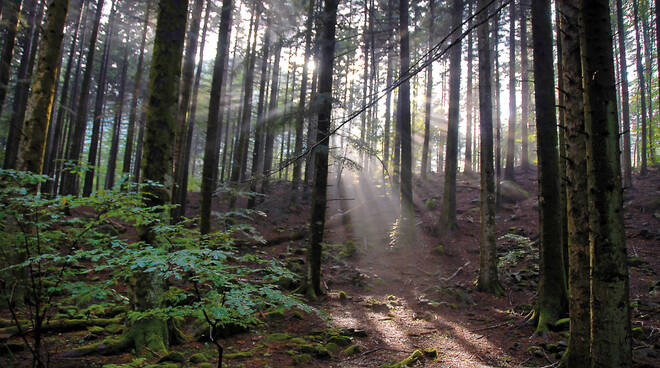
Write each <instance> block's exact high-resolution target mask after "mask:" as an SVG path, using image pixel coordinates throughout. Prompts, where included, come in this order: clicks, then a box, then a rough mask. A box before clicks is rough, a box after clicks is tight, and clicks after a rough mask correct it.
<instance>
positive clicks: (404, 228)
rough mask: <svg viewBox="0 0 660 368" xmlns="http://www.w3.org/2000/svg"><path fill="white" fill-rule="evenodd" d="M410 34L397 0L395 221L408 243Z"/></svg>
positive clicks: (411, 236)
mask: <svg viewBox="0 0 660 368" xmlns="http://www.w3.org/2000/svg"><path fill="white" fill-rule="evenodd" d="M409 40H410V34H409V32H408V0H399V49H400V50H401V54H400V55H399V60H400V65H399V76H400V78H401V79H403V80H404V81H403V82H402V83H401V85H400V86H399V101H400V104H399V109H398V110H399V121H400V127H401V137H400V139H401V174H400V177H401V218H400V221H399V231H400V238H399V241H400V242H401V243H402V244H401V245H412V244H414V240H415V211H414V208H413V191H412V137H411V129H410V80H409V79H408V78H409V76H408V74H409V69H410V43H409Z"/></svg>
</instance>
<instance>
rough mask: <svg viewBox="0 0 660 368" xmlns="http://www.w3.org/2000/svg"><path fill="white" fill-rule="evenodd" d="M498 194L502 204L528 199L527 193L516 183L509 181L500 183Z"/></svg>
mask: <svg viewBox="0 0 660 368" xmlns="http://www.w3.org/2000/svg"><path fill="white" fill-rule="evenodd" d="M500 194H501V195H502V200H503V201H504V202H510V203H515V202H520V201H524V200H525V199H527V198H529V192H527V191H526V190H525V189H524V188H523V187H521V186H520V185H518V184H517V183H515V182H513V181H510V180H503V181H501V182H500Z"/></svg>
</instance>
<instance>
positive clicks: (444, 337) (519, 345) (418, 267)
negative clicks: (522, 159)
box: [0, 169, 660, 367]
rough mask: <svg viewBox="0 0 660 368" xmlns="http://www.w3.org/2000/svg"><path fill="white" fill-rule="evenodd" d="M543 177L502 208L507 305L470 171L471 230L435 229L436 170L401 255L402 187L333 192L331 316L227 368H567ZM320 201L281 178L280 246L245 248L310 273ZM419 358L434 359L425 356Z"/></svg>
mask: <svg viewBox="0 0 660 368" xmlns="http://www.w3.org/2000/svg"><path fill="white" fill-rule="evenodd" d="M536 180H537V179H536V172H535V171H529V172H527V173H521V172H518V174H517V176H516V181H517V183H518V184H520V186H522V187H523V188H524V189H525V190H527V191H528V192H529V197H528V198H527V199H524V200H521V201H518V202H515V203H502V205H501V206H500V208H499V210H498V213H497V237H498V240H497V246H498V254H499V257H500V263H499V271H500V273H499V274H500V279H501V282H502V284H503V286H504V288H505V290H506V292H505V294H506V295H504V296H501V297H495V296H492V295H489V294H485V293H481V292H478V291H476V290H475V288H474V281H475V279H476V277H477V272H478V268H479V227H480V223H479V178H478V175H460V176H459V178H458V183H457V217H458V229H457V230H455V231H454V232H452V233H451V234H445V235H441V234H438V232H437V227H436V223H437V221H438V219H439V215H440V206H441V203H442V187H443V186H442V178H441V177H440V176H436V175H433V174H431V175H430V176H429V177H428V178H427V179H426V180H423V181H422V180H421V179H419V178H416V179H415V182H414V191H415V210H416V216H417V234H416V242H415V244H407V245H397V246H391V244H392V243H391V239H392V236H395V233H394V234H393V231H392V229H393V227H392V224H393V222H394V220H395V218H396V216H397V210H396V209H397V205H396V200H395V199H393V198H395V197H393V196H392V195H391V188H389V187H388V186H387V185H383V183H376V184H374V183H366V182H365V180H364V179H362V182H361V180H360V178H359V177H356V176H352V175H345V176H344V179H343V183H344V184H343V186H342V188H341V191H340V190H337V188H336V187H335V186H331V187H330V190H329V193H328V198H329V199H330V201H329V204H328V213H327V219H328V220H327V231H326V234H325V238H326V245H325V246H324V247H325V255H324V265H323V273H322V275H323V276H322V277H323V280H324V286H325V288H326V294H325V295H324V296H322V297H320V298H319V300H318V301H316V302H314V303H312V305H314V306H315V307H317V308H318V309H319V310H321V311H322V314H321V315H320V316H317V315H314V314H311V315H304V316H303V315H301V314H300V313H296V312H295V311H284V312H283V313H270V314H267V315H264V316H263V317H264V318H263V319H264V321H265V324H264V325H262V326H260V327H257V328H255V329H253V330H251V331H250V332H247V333H243V334H238V335H235V336H232V337H229V338H227V339H225V340H224V341H223V343H224V346H225V358H226V359H225V361H224V365H223V366H226V367H285V366H292V365H298V366H310V367H317V366H323V367H382V366H384V365H385V364H391V363H396V362H401V361H402V360H404V359H406V358H408V357H409V358H410V359H409V360H408V361H406V362H404V365H405V363H409V364H408V365H409V366H420V367H421V366H424V367H543V366H547V367H549V366H556V363H557V361H558V358H559V357H560V356H561V354H562V352H563V350H565V346H566V343H567V341H568V332H567V329H568V324H567V323H564V324H560V325H559V326H556V328H554V329H553V330H552V331H551V332H550V333H549V334H547V335H546V336H544V337H539V336H534V326H531V325H529V324H528V323H526V316H527V314H528V313H529V311H530V310H531V308H532V305H533V303H534V298H535V292H536V286H537V284H536V283H537V279H538V266H537V263H538V216H537V205H538V204H537V198H536V193H537V181H536ZM331 182H332V180H331ZM633 184H634V187H633V188H632V189H628V190H626V191H625V194H624V206H625V211H626V212H625V225H626V235H627V247H628V251H629V265H630V299H631V305H632V306H633V309H632V321H633V336H634V340H633V346H634V349H635V350H634V353H635V354H634V356H635V362H636V366H637V367H660V281H659V278H658V275H659V274H660V247H658V245H660V242H659V240H660V226H658V225H660V172H659V170H658V169H652V170H651V171H650V174H649V175H648V176H646V177H644V178H641V177H637V176H636V177H635V178H634V182H633ZM292 196H296V198H295V202H296V204H295V205H292V204H291V199H292ZM309 196H310V194H309V192H305V193H292V192H291V190H290V184H288V183H274V184H273V194H272V195H270V196H268V197H265V198H264V200H263V201H262V203H261V204H260V205H259V207H258V209H259V210H261V211H263V213H264V216H257V218H256V219H255V220H254V221H253V225H254V226H255V227H256V228H257V229H258V230H259V231H260V233H261V235H262V236H263V237H264V238H265V239H267V240H269V242H268V243H266V244H265V245H247V246H244V247H243V248H244V249H242V251H245V252H251V253H258V254H260V255H262V256H265V257H273V258H278V259H280V260H282V261H284V262H285V263H286V264H287V265H288V266H289V267H290V268H291V269H292V270H293V271H296V272H302V270H304V263H305V249H306V246H307V242H306V240H305V239H304V238H302V234H305V232H306V228H307V225H306V223H307V222H308V219H309ZM218 202H219V203H218V204H217V205H216V208H215V209H214V210H215V211H223V210H225V209H226V204H225V203H223V201H218ZM189 203H190V205H189V209H188V213H187V215H188V216H194V215H196V213H197V211H198V203H199V195H198V194H197V193H191V194H190V195H189ZM239 205H240V202H239ZM288 286H290V287H291V288H294V287H295V285H288ZM185 330H186V329H185V328H184V331H185ZM86 333H87V332H85V331H82V332H76V333H71V334H64V336H62V335H59V336H58V337H56V338H57V339H58V340H59V341H60V342H59V343H54V344H57V345H58V346H57V350H58V351H65V350H66V349H67V347H68V348H72V347H75V345H73V346H71V345H72V344H75V343H76V342H79V341H82V340H84V339H85V336H86V335H85V334H86ZM62 337H64V338H62ZM425 349H426V350H425ZM172 350H175V351H179V352H181V353H183V355H184V356H185V357H187V358H188V357H190V356H192V355H194V354H198V353H200V352H201V353H204V354H206V356H207V357H209V359H208V361H207V362H206V363H211V364H213V366H215V364H216V363H215V362H214V361H213V358H212V357H214V356H215V349H214V347H213V345H212V344H209V343H199V342H190V343H185V344H183V345H178V346H173V347H172ZM415 350H420V351H421V354H420V353H417V354H413V353H414V352H415ZM21 354H22V353H17V356H19V357H20V356H21ZM6 358H7V356H5V355H4V354H2V353H0V366H3V364H10V363H8V362H10V360H3V359H6ZM134 359H135V356H134V355H132V354H131V353H130V352H127V353H125V354H122V355H115V356H108V357H100V356H87V357H82V358H76V359H75V360H72V359H64V358H61V359H58V358H54V360H53V361H52V366H55V367H96V366H102V365H103V364H108V363H115V364H121V363H128V362H131V361H133V362H134V363H135V364H136V365H135V366H136V367H137V366H140V365H139V364H137V361H135V360H134ZM157 360H158V359H157V357H153V358H152V359H149V360H148V361H149V362H151V363H155V362H156V361H157ZM14 362H15V361H14ZM143 363H146V362H143ZM11 364H14V363H11ZM11 364H10V365H8V366H12V365H11ZM404 365H402V366H404ZM175 366H184V367H193V366H196V365H195V364H193V363H189V362H185V363H181V364H178V365H175ZM197 366H204V365H203V364H202V365H197ZM207 366H208V365H207Z"/></svg>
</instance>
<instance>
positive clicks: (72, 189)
mask: <svg viewBox="0 0 660 368" xmlns="http://www.w3.org/2000/svg"><path fill="white" fill-rule="evenodd" d="M103 2H104V0H98V2H97V3H96V15H95V17H94V24H93V25H92V35H91V38H90V41H89V49H88V51H87V59H86V61H85V71H84V72H83V80H82V83H81V87H80V98H79V101H78V108H77V109H76V116H75V118H74V119H73V120H72V123H71V127H70V128H69V139H68V143H67V149H66V157H65V160H66V161H69V162H71V163H73V164H75V165H77V164H78V163H79V160H80V155H81V154H82V150H83V144H84V143H85V130H86V129H87V109H88V106H87V105H88V103H89V87H90V84H91V81H92V71H93V70H94V55H95V53H96V39H97V38H98V34H99V25H100V23H101V15H102V14H103ZM79 190H80V177H79V175H78V173H77V172H68V171H66V172H65V173H64V175H62V185H61V186H60V194H64V195H67V194H73V195H78V192H79Z"/></svg>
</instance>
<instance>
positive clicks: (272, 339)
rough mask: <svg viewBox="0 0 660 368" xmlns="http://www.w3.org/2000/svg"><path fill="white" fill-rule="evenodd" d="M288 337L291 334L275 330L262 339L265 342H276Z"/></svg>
mask: <svg viewBox="0 0 660 368" xmlns="http://www.w3.org/2000/svg"><path fill="white" fill-rule="evenodd" d="M289 338H291V335H289V334H288V333H284V332H276V333H274V334H270V335H268V336H266V338H265V339H264V341H265V342H266V343H271V342H276V341H284V340H288V339H289Z"/></svg>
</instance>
